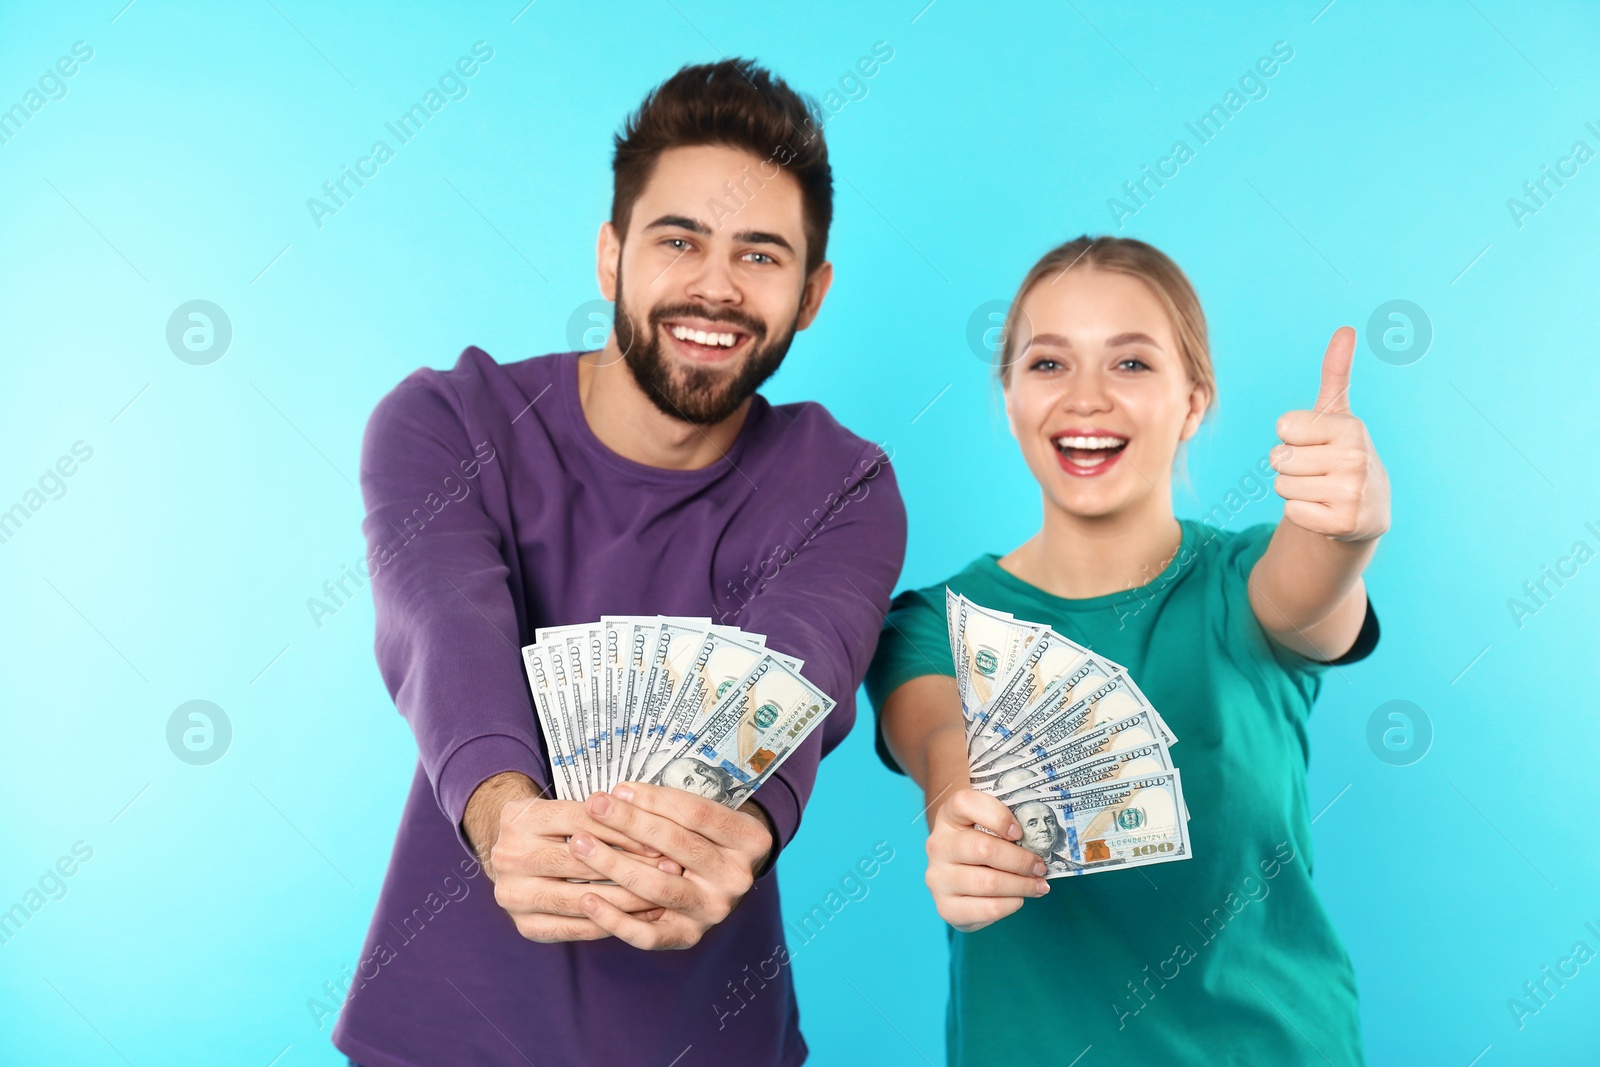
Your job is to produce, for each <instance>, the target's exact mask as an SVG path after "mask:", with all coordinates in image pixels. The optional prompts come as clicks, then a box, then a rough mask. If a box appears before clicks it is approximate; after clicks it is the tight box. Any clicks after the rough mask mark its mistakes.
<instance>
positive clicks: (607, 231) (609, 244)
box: [594, 221, 622, 303]
mask: <svg viewBox="0 0 1600 1067" xmlns="http://www.w3.org/2000/svg"><path fill="white" fill-rule="evenodd" d="M621 254H622V239H621V238H619V237H618V236H617V228H616V227H615V226H613V225H611V223H610V222H609V221H607V222H602V223H601V224H600V236H599V237H597V238H596V239H595V243H594V268H595V277H596V278H598V279H599V281H600V295H601V296H603V297H605V298H606V299H607V300H610V301H612V302H613V303H614V302H615V301H616V299H617V267H618V260H619V258H620V256H621Z"/></svg>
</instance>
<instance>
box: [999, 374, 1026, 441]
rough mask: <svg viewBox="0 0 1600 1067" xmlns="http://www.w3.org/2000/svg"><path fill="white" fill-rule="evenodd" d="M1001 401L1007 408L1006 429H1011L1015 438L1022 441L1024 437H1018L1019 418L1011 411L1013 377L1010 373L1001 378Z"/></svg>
mask: <svg viewBox="0 0 1600 1067" xmlns="http://www.w3.org/2000/svg"><path fill="white" fill-rule="evenodd" d="M1000 402H1001V403H1002V404H1004V405H1005V410H1006V429H1008V430H1010V431H1011V436H1012V437H1013V438H1015V439H1016V440H1018V441H1021V440H1022V438H1020V437H1017V419H1016V416H1015V415H1014V414H1013V413H1012V411H1011V377H1010V375H1005V376H1003V377H1002V378H1001V379H1000Z"/></svg>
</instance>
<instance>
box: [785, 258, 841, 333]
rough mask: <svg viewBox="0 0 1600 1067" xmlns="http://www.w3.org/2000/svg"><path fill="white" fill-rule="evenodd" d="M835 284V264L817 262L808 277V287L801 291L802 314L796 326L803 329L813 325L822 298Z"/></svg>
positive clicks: (820, 306)
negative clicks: (815, 267)
mask: <svg viewBox="0 0 1600 1067" xmlns="http://www.w3.org/2000/svg"><path fill="white" fill-rule="evenodd" d="M832 285H833V264H832V263H829V262H828V261H827V260H823V261H822V262H821V263H819V264H817V269H816V270H814V271H812V272H811V274H810V275H809V276H807V278H806V287H805V288H804V289H803V290H801V292H800V315H799V317H798V318H797V319H796V320H795V324H794V328H795V329H796V330H803V329H805V328H806V327H807V326H810V325H811V321H812V320H813V319H815V318H816V317H817V312H819V311H821V310H822V298H823V297H825V296H827V295H828V289H829V287H831V286H832Z"/></svg>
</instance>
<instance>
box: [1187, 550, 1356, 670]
mask: <svg viewBox="0 0 1600 1067" xmlns="http://www.w3.org/2000/svg"><path fill="white" fill-rule="evenodd" d="M1275 529H1276V527H1274V526H1273V525H1271V524H1268V523H1262V524H1259V525H1256V526H1251V527H1249V528H1247V529H1245V530H1241V531H1240V532H1239V533H1238V534H1236V535H1235V536H1234V537H1233V538H1231V539H1230V540H1229V542H1228V543H1227V544H1226V545H1224V546H1223V547H1222V549H1221V555H1222V559H1221V566H1220V568H1219V587H1220V588H1219V590H1218V592H1219V594H1220V599H1221V601H1222V604H1223V610H1222V611H1221V612H1220V613H1219V618H1218V625H1220V626H1222V628H1223V633H1222V634H1221V635H1220V636H1221V637H1222V639H1223V646H1224V647H1225V648H1228V649H1230V650H1232V651H1234V652H1235V653H1236V654H1238V655H1241V656H1243V657H1244V658H1247V659H1250V660H1253V661H1254V662H1255V663H1257V664H1264V663H1267V662H1271V663H1275V664H1276V665H1277V666H1278V667H1280V668H1281V669H1282V670H1284V671H1285V672H1286V673H1288V674H1289V675H1291V676H1292V677H1295V678H1296V679H1297V680H1300V681H1302V682H1305V683H1309V684H1310V686H1311V690H1310V691H1311V694H1312V695H1314V694H1315V686H1316V684H1317V681H1318V680H1319V679H1320V678H1321V675H1322V673H1323V672H1324V671H1326V670H1327V669H1328V668H1329V667H1342V666H1345V665H1347V664H1351V663H1357V662H1359V661H1361V660H1363V659H1366V658H1367V657H1368V656H1369V655H1371V654H1372V651H1373V650H1374V649H1375V648H1377V646H1378V637H1379V633H1380V631H1379V627H1378V613H1377V611H1376V610H1374V608H1373V606H1372V600H1371V598H1370V597H1369V598H1368V600H1367V612H1366V615H1365V617H1364V618H1363V619H1362V622H1361V631H1360V633H1358V634H1357V635H1356V640H1355V643H1354V644H1352V645H1351V646H1350V648H1349V650H1348V651H1346V652H1345V653H1344V654H1343V655H1341V656H1339V657H1338V658H1336V659H1332V660H1319V659H1312V658H1310V657H1308V656H1303V655H1301V654H1300V653H1298V652H1296V651H1295V650H1294V649H1291V648H1289V647H1287V646H1285V645H1282V644H1280V643H1278V642H1277V641H1275V640H1273V639H1272V638H1271V637H1270V636H1269V635H1268V634H1267V631H1266V630H1265V629H1264V628H1263V627H1262V625H1261V623H1260V621H1259V620H1258V619H1257V618H1256V614H1255V609H1254V608H1252V607H1251V606H1250V586H1249V582H1250V572H1251V571H1252V570H1253V569H1254V568H1255V565H1256V563H1257V562H1259V561H1260V559H1261V557H1262V555H1263V554H1265V552H1266V551H1267V546H1268V545H1269V544H1271V542H1272V534H1273V531H1274V530H1275Z"/></svg>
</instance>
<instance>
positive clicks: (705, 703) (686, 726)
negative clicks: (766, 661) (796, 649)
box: [662, 631, 803, 748]
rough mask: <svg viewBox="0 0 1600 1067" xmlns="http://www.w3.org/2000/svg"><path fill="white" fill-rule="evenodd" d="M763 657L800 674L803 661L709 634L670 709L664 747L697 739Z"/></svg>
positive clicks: (715, 633) (686, 672)
mask: <svg viewBox="0 0 1600 1067" xmlns="http://www.w3.org/2000/svg"><path fill="white" fill-rule="evenodd" d="M763 656H770V657H772V658H773V659H776V660H778V661H779V662H781V663H784V664H785V665H786V666H788V667H789V669H790V670H792V671H795V672H796V673H798V672H799V670H800V668H801V666H803V664H802V662H801V661H800V660H797V659H795V658H794V657H792V656H784V655H782V654H780V653H777V652H774V651H772V650H771V649H766V648H762V647H761V646H759V645H754V644H750V643H748V642H746V641H743V640H740V639H736V638H733V637H728V636H725V635H723V634H720V633H717V632H716V631H709V632H707V633H706V635H705V637H704V638H703V639H702V640H701V642H700V647H699V648H698V649H697V650H696V651H695V656H694V659H693V660H691V661H690V663H689V666H688V669H687V670H686V671H685V672H684V676H683V679H682V681H680V682H679V683H678V690H677V692H676V693H674V694H673V697H672V706H671V707H670V708H668V709H667V736H666V739H665V740H664V741H663V742H662V744H663V747H667V748H670V747H674V746H677V745H678V744H680V743H681V742H683V741H684V740H686V739H688V738H690V737H692V736H693V734H694V732H695V731H697V730H699V729H700V728H701V727H702V726H704V725H705V723H706V721H707V720H708V719H709V718H710V714H711V711H712V710H713V709H714V708H715V707H716V705H717V701H719V700H721V699H722V697H723V694H725V693H726V692H727V691H728V690H729V689H731V688H733V686H734V685H735V684H736V683H737V682H738V681H739V679H740V678H743V677H744V676H745V675H746V674H747V673H749V671H750V668H752V667H754V666H755V665H756V664H757V663H758V662H760V660H761V658H762V657H763Z"/></svg>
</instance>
